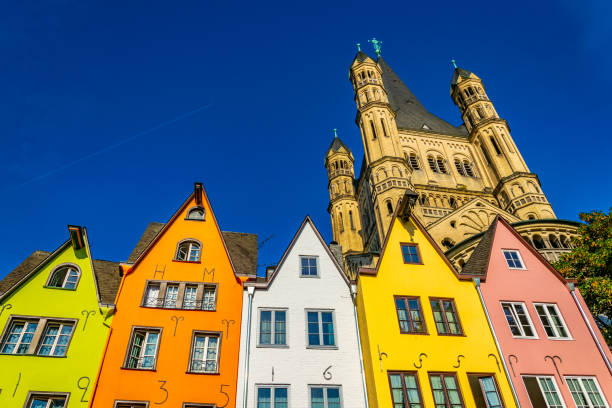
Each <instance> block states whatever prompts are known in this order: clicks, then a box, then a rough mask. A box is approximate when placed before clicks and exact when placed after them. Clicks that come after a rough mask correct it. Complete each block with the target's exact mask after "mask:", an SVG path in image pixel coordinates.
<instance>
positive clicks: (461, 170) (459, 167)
mask: <svg viewBox="0 0 612 408" xmlns="http://www.w3.org/2000/svg"><path fill="white" fill-rule="evenodd" d="M455 167H456V168H457V173H459V174H461V175H462V176H467V174H466V173H465V169H464V168H463V165H462V164H461V161H460V160H459V159H455Z"/></svg>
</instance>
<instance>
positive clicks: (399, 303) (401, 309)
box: [395, 299, 410, 332]
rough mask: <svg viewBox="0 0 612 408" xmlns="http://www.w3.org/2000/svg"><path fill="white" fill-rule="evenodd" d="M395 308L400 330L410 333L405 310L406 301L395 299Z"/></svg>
mask: <svg viewBox="0 0 612 408" xmlns="http://www.w3.org/2000/svg"><path fill="white" fill-rule="evenodd" d="M395 308H396V309H397V317H398V319H399V325H400V330H401V331H404V332H407V331H410V324H409V323H408V311H407V310H406V301H405V300H404V299H395Z"/></svg>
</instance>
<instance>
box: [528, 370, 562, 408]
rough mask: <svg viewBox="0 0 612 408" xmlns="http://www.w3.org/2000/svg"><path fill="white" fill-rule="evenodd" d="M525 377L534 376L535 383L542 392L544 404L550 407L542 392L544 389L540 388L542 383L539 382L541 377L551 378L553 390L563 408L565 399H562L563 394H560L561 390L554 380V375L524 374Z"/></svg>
mask: <svg viewBox="0 0 612 408" xmlns="http://www.w3.org/2000/svg"><path fill="white" fill-rule="evenodd" d="M525 377H532V378H535V379H536V381H537V383H538V388H539V389H540V393H541V394H542V398H544V403H545V404H546V406H547V407H548V408H551V407H550V405H548V400H547V399H546V394H545V393H544V390H543V389H542V384H541V383H540V379H541V378H548V379H550V380H551V382H552V384H553V386H554V387H555V392H556V393H557V396H558V397H559V401H561V405H562V406H563V407H564V408H565V407H566V405H565V401H564V400H563V395H562V394H561V391H560V390H559V386H558V385H557V381H556V380H555V377H554V376H552V375H526V376H525Z"/></svg>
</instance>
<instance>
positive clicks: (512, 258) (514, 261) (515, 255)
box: [502, 249, 526, 269]
mask: <svg viewBox="0 0 612 408" xmlns="http://www.w3.org/2000/svg"><path fill="white" fill-rule="evenodd" d="M502 252H503V254H504V258H506V263H507V264H508V267H509V268H510V269H526V268H525V264H524V263H523V259H522V258H521V254H520V253H519V251H517V250H516V249H504V250H503V251H502Z"/></svg>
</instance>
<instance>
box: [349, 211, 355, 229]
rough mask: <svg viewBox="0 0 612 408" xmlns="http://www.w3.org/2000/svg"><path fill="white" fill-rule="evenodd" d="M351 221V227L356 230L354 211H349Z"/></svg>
mask: <svg viewBox="0 0 612 408" xmlns="http://www.w3.org/2000/svg"><path fill="white" fill-rule="evenodd" d="M349 222H350V224H351V229H352V230H355V222H354V221H353V212H352V211H349Z"/></svg>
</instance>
